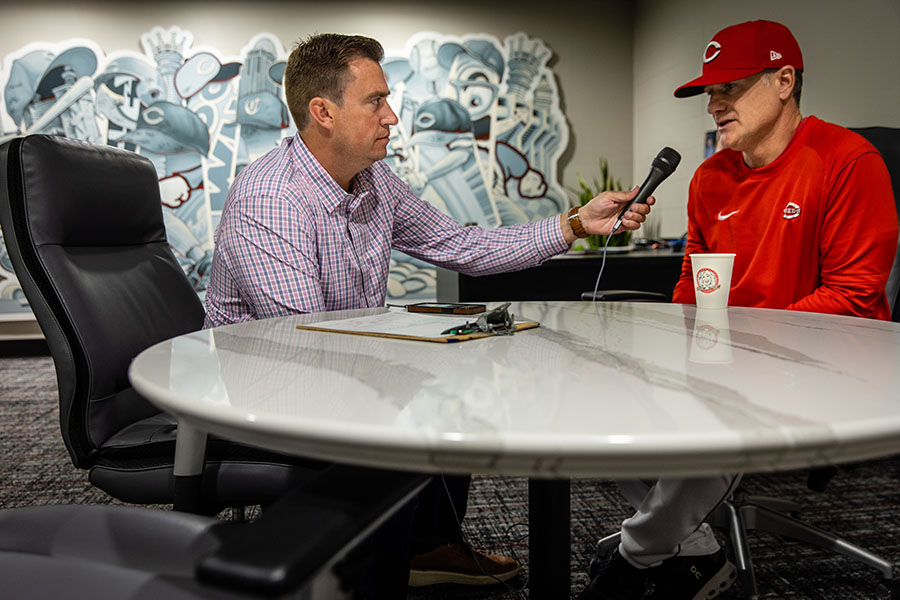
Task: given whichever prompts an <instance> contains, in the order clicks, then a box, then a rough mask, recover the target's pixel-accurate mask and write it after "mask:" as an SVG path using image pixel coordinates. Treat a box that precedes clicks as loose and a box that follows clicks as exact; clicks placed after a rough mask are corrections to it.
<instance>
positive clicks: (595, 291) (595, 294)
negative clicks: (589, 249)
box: [591, 224, 615, 303]
mask: <svg viewBox="0 0 900 600" xmlns="http://www.w3.org/2000/svg"><path fill="white" fill-rule="evenodd" d="M613 227H615V224H613ZM612 236H613V234H612V232H610V233H609V235H608V236H606V243H605V244H603V260H601V261H600V272H599V273H597V282H596V283H595V284H594V295H593V296H591V302H593V303H596V302H597V290H598V289H600V278H601V277H603V268H604V267H605V266H606V250H607V249H608V248H609V240H611V239H612Z"/></svg>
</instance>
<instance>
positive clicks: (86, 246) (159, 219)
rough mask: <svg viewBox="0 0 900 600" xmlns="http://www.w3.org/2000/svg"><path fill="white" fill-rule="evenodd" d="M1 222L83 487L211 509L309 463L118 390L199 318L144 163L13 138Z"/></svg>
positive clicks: (3, 156)
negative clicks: (138, 363)
mask: <svg viewBox="0 0 900 600" xmlns="http://www.w3.org/2000/svg"><path fill="white" fill-rule="evenodd" d="M0 227H2V231H3V237H4V239H5V241H6V246H7V250H8V252H9V256H10V259H11V261H12V264H13V267H14V269H15V272H16V276H17V278H18V279H19V282H20V284H21V286H22V289H23V290H24V292H25V296H26V298H27V299H28V302H29V304H30V306H31V309H32V311H34V314H35V316H36V317H37V321H38V324H39V325H40V327H41V330H42V331H43V333H44V337H45V338H46V340H47V345H48V346H49V349H50V353H51V355H52V357H53V362H54V365H55V367H56V374H57V382H58V385H59V408H60V428H61V430H62V436H63V440H64V442H65V445H66V448H67V449H68V451H69V455H70V457H71V459H72V462H73V463H74V465H75V466H76V467H78V468H81V469H88V470H89V478H90V481H91V483H93V484H94V485H95V486H97V487H99V488H100V489H102V490H104V491H105V492H107V493H108V494H110V495H111V496H113V497H115V498H118V499H119V500H122V501H124V502H130V503H138V504H168V503H174V504H175V505H176V508H177V509H180V510H188V511H190V512H201V513H207V514H213V513H216V512H218V511H219V510H221V509H223V508H227V507H244V506H250V505H255V504H267V503H269V502H271V501H272V500H274V499H275V498H277V497H279V496H280V495H281V494H282V493H283V492H284V491H285V490H286V489H290V488H291V487H293V486H294V485H295V484H297V483H299V482H300V481H303V480H304V479H305V478H308V477H309V476H310V475H311V474H312V473H313V472H314V470H315V469H317V468H319V467H320V463H318V462H315V461H305V460H303V459H300V458H296V457H290V456H285V455H282V454H278V453H274V452H268V451H263V450H260V449H257V448H253V447H250V446H246V445H243V444H238V443H233V442H230V441H226V440H224V439H220V438H216V437H212V436H211V437H210V439H209V441H208V443H207V441H206V436H205V434H203V433H201V432H198V431H196V430H193V429H192V428H189V427H182V428H179V427H178V426H177V423H176V420H175V419H174V418H173V417H171V416H170V415H168V414H164V413H162V412H160V411H159V410H158V409H157V408H155V407H154V406H153V405H152V404H150V403H149V402H148V401H147V400H145V399H144V398H142V397H141V396H140V395H138V394H137V392H135V390H134V389H133V388H132V387H131V385H130V384H129V382H128V378H127V374H126V370H127V368H128V365H129V363H130V362H131V360H132V359H133V358H134V356H135V355H137V354H138V353H139V352H141V351H142V350H144V349H145V348H147V347H149V346H151V345H153V344H155V343H157V342H159V341H162V340H165V339H168V338H171V337H174V336H177V335H180V334H183V333H187V332H190V331H194V330H197V329H199V328H200V327H201V326H202V324H203V319H204V311H203V306H202V304H201V302H200V300H199V299H198V297H197V294H196V292H194V290H193V289H192V288H191V286H190V284H189V283H188V280H187V278H186V276H185V274H184V273H183V271H182V269H181V267H180V266H179V265H178V263H177V261H176V259H175V257H174V255H173V254H172V251H171V250H170V248H169V246H168V243H167V241H166V232H165V228H164V225H163V215H162V208H161V204H160V196H159V185H158V183H157V177H156V170H155V168H154V167H153V164H152V163H151V162H150V161H149V160H148V159H146V158H144V157H141V156H139V155H137V154H134V153H132V152H126V151H124V150H119V149H116V148H111V147H108V146H97V145H92V144H88V143H86V142H82V141H78V140H72V139H67V138H63V137H56V136H45V135H32V136H27V137H21V138H17V139H14V140H12V141H10V142H8V143H7V144H4V145H3V146H0ZM176 437H177V438H178V453H177V454H178V456H177V459H176ZM204 452H205V461H204ZM176 475H177V477H176Z"/></svg>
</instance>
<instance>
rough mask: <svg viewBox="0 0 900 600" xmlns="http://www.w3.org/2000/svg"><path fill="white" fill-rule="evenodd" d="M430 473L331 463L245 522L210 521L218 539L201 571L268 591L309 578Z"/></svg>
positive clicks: (211, 579)
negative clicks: (255, 518) (219, 543)
mask: <svg viewBox="0 0 900 600" xmlns="http://www.w3.org/2000/svg"><path fill="white" fill-rule="evenodd" d="M430 480H431V476H430V475H426V474H422V473H409V472H403V471H388V470H382V469H372V468H363V467H351V466H345V465H332V466H330V467H328V468H327V469H324V470H323V471H322V472H321V473H320V474H319V475H317V476H316V477H314V478H313V479H311V480H310V481H307V482H305V483H303V484H301V485H299V486H298V487H297V488H295V489H293V490H292V491H290V492H288V493H287V494H286V495H285V496H284V497H283V498H281V499H280V500H279V501H278V502H276V503H275V504H273V505H272V506H271V507H270V508H267V509H266V510H265V511H264V512H263V515H262V516H261V517H260V518H259V519H257V520H256V521H253V522H250V523H229V522H223V523H221V524H216V525H214V526H213V530H214V532H215V534H216V535H217V536H218V537H219V539H220V540H221V541H222V543H221V545H220V546H219V548H218V549H217V550H215V551H214V552H212V553H210V554H208V555H206V556H205V557H204V558H203V559H202V560H201V561H200V563H199V564H198V566H197V576H198V578H199V579H201V580H203V581H205V582H207V583H210V584H213V585H218V586H224V587H228V588H237V589H242V590H247V591H252V592H254V593H257V594H259V593H262V594H266V595H277V594H283V593H286V592H288V591H291V590H295V589H297V588H298V587H299V586H301V585H303V584H304V583H306V582H309V581H310V580H311V578H312V577H313V576H315V575H316V574H317V573H319V572H320V571H321V570H323V569H325V568H326V567H329V566H330V565H331V564H333V563H334V562H336V561H337V560H339V559H340V558H341V557H342V556H343V555H344V554H345V553H346V552H347V551H349V550H350V549H352V547H353V546H355V545H356V544H357V543H358V542H359V541H361V540H362V539H364V538H365V537H366V536H367V535H368V534H370V533H371V532H373V531H374V530H375V529H376V528H377V527H378V526H379V525H380V524H381V523H382V522H383V521H384V520H386V519H387V518H389V517H390V516H391V515H393V514H394V513H395V512H396V511H397V510H399V509H400V508H401V507H402V506H404V505H405V504H406V503H407V502H408V501H409V500H410V499H412V498H413V497H414V496H415V494H417V493H418V492H419V490H421V489H422V488H423V487H424V486H425V484H427V483H428V482H429V481H430Z"/></svg>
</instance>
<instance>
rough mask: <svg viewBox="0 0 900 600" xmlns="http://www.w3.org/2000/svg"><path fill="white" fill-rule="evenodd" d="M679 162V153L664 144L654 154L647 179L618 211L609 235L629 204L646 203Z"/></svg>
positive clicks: (615, 227) (617, 226)
mask: <svg viewBox="0 0 900 600" xmlns="http://www.w3.org/2000/svg"><path fill="white" fill-rule="evenodd" d="M680 162H681V155H680V154H678V152H676V151H675V150H673V149H672V148H669V147H668V146H666V147H665V148H663V149H662V150H660V151H659V154H657V155H656V158H654V159H653V163H652V164H651V165H650V174H649V175H647V179H645V180H644V183H642V184H641V190H640V191H639V192H638V195H637V196H635V197H634V200H632V201H631V202H629V203H628V204H627V205H625V208H623V209H622V212H620V213H619V219H618V220H617V221H616V224H615V225H614V226H613V228H612V231H610V232H609V233H610V235H612V234H613V233H614V232H615V231H616V229H618V228H619V225H621V224H622V218H623V217H624V216H625V213H626V212H628V209H629V208H631V205H632V204H635V203H638V204H646V203H647V198H649V197H650V196H651V195H652V194H653V192H654V190H656V188H657V187H658V186H659V184H660V183H662V182H663V180H665V178H666V177H668V176H669V175H671V174H672V173H674V172H675V167H677V166H678V163H680Z"/></svg>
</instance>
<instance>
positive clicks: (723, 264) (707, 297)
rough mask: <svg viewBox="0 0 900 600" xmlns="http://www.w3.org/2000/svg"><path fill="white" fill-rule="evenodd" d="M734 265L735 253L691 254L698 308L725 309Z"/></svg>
mask: <svg viewBox="0 0 900 600" xmlns="http://www.w3.org/2000/svg"><path fill="white" fill-rule="evenodd" d="M733 266H734V254H691V269H692V270H693V272H694V294H695V295H696V297H697V308H700V309H723V308H727V307H728V292H729V290H730V289H731V269H732V267H733Z"/></svg>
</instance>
